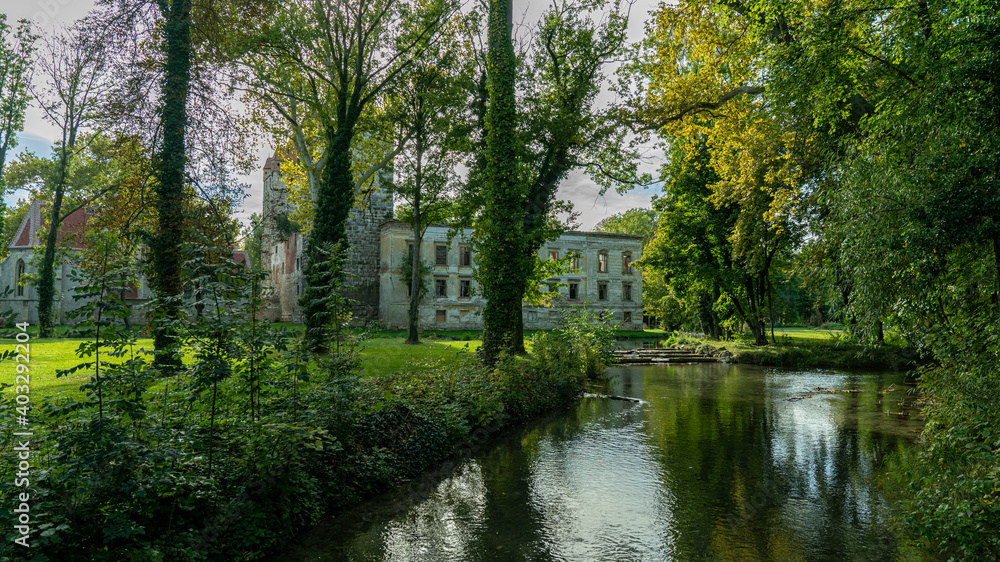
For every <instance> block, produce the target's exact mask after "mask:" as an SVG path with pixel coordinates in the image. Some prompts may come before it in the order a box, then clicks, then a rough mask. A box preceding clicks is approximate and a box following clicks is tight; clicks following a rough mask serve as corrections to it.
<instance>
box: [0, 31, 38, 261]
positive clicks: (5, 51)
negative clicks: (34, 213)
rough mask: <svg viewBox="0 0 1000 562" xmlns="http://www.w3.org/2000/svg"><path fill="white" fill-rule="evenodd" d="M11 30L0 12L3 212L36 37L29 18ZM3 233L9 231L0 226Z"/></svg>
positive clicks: (0, 206)
mask: <svg viewBox="0 0 1000 562" xmlns="http://www.w3.org/2000/svg"><path fill="white" fill-rule="evenodd" d="M11 31H12V30H11V28H10V25H9V24H8V23H7V14H0V38H2V39H0V212H3V211H4V210H5V209H6V205H5V204H4V202H3V196H4V195H6V194H7V186H6V184H5V183H4V166H5V164H6V163H7V152H8V151H10V150H11V149H12V148H14V147H16V146H17V134H18V133H19V132H20V131H21V129H22V128H23V127H24V110H25V109H27V108H28V101H29V100H30V99H31V96H30V94H29V92H28V87H29V85H30V84H31V71H32V55H33V54H34V51H35V46H34V44H35V39H36V36H35V35H34V34H33V33H32V31H31V24H30V23H28V21H27V20H21V21H19V22H18V26H17V30H16V31H14V32H13V33H12V32H11ZM2 227H3V225H0V228H2ZM3 236H6V233H5V232H3V231H2V230H0V237H3ZM4 248H6V246H4Z"/></svg>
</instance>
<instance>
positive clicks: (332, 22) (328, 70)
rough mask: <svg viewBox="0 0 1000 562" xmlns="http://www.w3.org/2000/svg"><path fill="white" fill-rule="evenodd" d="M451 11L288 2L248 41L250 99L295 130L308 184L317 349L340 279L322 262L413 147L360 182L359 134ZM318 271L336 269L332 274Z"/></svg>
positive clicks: (308, 302)
mask: <svg viewBox="0 0 1000 562" xmlns="http://www.w3.org/2000/svg"><path fill="white" fill-rule="evenodd" d="M452 9H453V7H452V6H451V5H450V4H449V3H445V2H436V1H429V2H424V3H418V4H417V6H416V7H415V9H414V10H412V11H411V9H410V6H408V5H406V4H404V3H402V2H398V1H396V0H379V1H377V2H364V3H355V2H340V1H334V0H309V1H306V2H302V3H290V4H285V5H283V6H282V7H281V8H280V9H279V10H278V11H277V12H276V13H275V14H274V17H273V18H272V21H271V22H269V24H268V25H266V26H264V28H262V29H261V32H260V34H259V35H258V36H257V37H253V38H251V40H250V41H249V43H248V46H249V49H247V51H246V52H247V54H248V55H249V56H248V58H247V61H248V62H249V64H250V68H251V69H253V75H252V78H251V81H252V86H251V93H253V94H254V95H257V96H259V97H260V99H261V100H263V101H264V102H265V103H266V104H267V105H268V107H269V108H270V110H272V111H273V112H275V113H277V114H278V115H280V117H281V118H282V119H283V120H284V121H285V123H286V124H287V125H288V127H289V129H290V130H289V132H290V133H291V136H292V137H293V145H294V147H295V151H296V155H297V156H298V159H299V161H300V163H301V164H302V165H303V166H304V167H305V176H306V177H307V179H308V185H309V187H310V199H311V203H312V205H313V214H312V224H311V228H310V229H309V246H308V249H307V260H306V266H305V278H306V281H307V286H306V291H305V294H304V295H303V297H302V299H301V301H300V302H301V304H302V307H303V314H304V316H305V319H306V325H307V329H306V338H307V341H308V345H309V347H310V348H311V349H312V350H314V351H324V350H325V332H326V324H327V323H328V321H329V318H328V316H329V315H328V314H327V312H326V310H325V304H324V303H325V302H326V300H327V298H328V297H329V295H326V294H324V293H325V291H327V290H328V289H326V288H328V287H331V286H333V285H335V284H338V283H339V281H337V279H339V277H341V275H342V271H341V267H340V264H339V261H338V260H336V259H334V260H332V261H331V260H327V259H325V258H324V257H323V253H324V248H326V247H329V246H331V245H332V246H336V245H338V244H339V245H346V244H347V233H346V230H345V223H346V221H347V218H348V215H349V213H350V211H351V208H352V207H353V206H354V202H355V194H356V192H357V191H358V190H359V189H360V188H361V187H362V186H364V185H366V184H369V181H370V180H373V179H374V176H375V174H376V173H377V171H378V170H379V169H381V168H382V167H384V166H385V165H386V164H388V163H390V162H391V161H392V159H393V157H394V156H395V155H396V154H397V153H398V152H399V150H400V149H401V146H402V145H403V144H405V141H406V140H408V139H398V141H397V143H396V145H395V148H394V149H391V150H390V151H389V152H388V154H385V153H384V152H383V154H382V155H381V156H382V157H381V158H375V160H376V161H375V162H374V165H372V166H371V167H370V168H369V169H368V170H367V171H365V172H364V174H363V175H362V176H360V177H359V178H358V180H357V181H356V180H355V177H354V173H353V170H352V168H353V166H354V163H355V158H354V157H353V155H354V151H353V150H352V149H354V148H356V143H355V136H356V133H357V132H358V131H359V130H361V131H364V128H365V126H366V125H367V123H370V121H366V117H368V116H370V114H371V112H372V111H374V102H375V101H376V100H377V99H378V98H379V96H380V95H382V94H383V93H384V92H385V90H386V89H387V88H388V87H389V86H390V85H391V84H393V83H394V82H395V80H397V79H398V78H399V77H400V75H401V73H402V72H403V71H404V70H405V69H406V68H407V67H409V66H410V65H411V64H412V63H413V60H414V58H416V57H418V56H419V55H420V53H421V51H422V49H424V48H426V45H427V44H428V43H430V42H432V41H433V39H432V36H433V35H434V34H435V33H436V32H437V29H438V27H439V26H440V25H441V22H442V21H443V20H444V19H445V18H446V17H448V15H449V13H450V12H451V10H452ZM310 129H313V130H315V131H316V132H318V133H319V138H320V139H321V146H322V147H323V148H322V156H321V157H320V158H318V159H317V158H315V151H314V148H313V146H310V145H309V144H308V140H309V135H308V132H309V130H310ZM375 129H376V130H377V127H375ZM364 137H365V135H362V138H364ZM379 140H381V139H379ZM383 142H384V141H383ZM379 144H381V143H376V146H379ZM320 264H332V265H333V266H334V270H328V269H327V268H325V267H321V265H320Z"/></svg>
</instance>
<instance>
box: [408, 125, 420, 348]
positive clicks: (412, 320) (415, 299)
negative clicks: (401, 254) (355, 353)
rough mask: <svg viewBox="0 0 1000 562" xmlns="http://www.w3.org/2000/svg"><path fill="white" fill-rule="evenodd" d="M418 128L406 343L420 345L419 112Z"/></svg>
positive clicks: (416, 135)
mask: <svg viewBox="0 0 1000 562" xmlns="http://www.w3.org/2000/svg"><path fill="white" fill-rule="evenodd" d="M416 122H417V127H416V132H415V137H416V138H415V139H414V140H415V141H416V147H415V152H416V154H415V155H414V156H415V157H416V160H417V166H416V170H415V172H416V173H415V174H414V185H413V254H412V255H411V256H410V260H411V263H410V266H411V270H410V314H409V330H408V333H407V336H406V343H420V325H419V324H420V322H419V312H420V298H421V296H422V295H421V294H420V244H421V242H423V236H422V235H423V231H422V230H421V229H422V225H421V224H420V223H421V220H420V219H421V218H422V217H421V216H420V215H421V212H422V209H421V208H420V190H421V189H422V188H423V185H422V184H423V179H424V178H423V166H422V165H423V158H424V131H423V115H422V113H421V112H419V111H418V114H417V118H416Z"/></svg>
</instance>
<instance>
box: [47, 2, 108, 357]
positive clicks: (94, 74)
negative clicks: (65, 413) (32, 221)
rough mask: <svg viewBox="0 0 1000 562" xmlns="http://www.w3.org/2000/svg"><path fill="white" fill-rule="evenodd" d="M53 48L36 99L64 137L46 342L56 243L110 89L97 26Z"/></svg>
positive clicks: (54, 205)
mask: <svg viewBox="0 0 1000 562" xmlns="http://www.w3.org/2000/svg"><path fill="white" fill-rule="evenodd" d="M47 46H48V53H47V56H46V57H43V58H42V59H41V60H40V61H39V64H40V66H41V70H42V72H43V73H44V74H45V75H46V77H47V79H48V83H47V85H46V86H45V87H44V89H39V90H35V98H36V99H37V100H38V103H39V105H40V106H41V108H42V110H43V111H44V112H45V117H46V118H47V119H48V120H49V121H51V122H52V123H53V124H54V125H55V126H56V127H58V128H59V130H60V133H61V135H62V138H61V139H60V141H59V143H58V144H57V147H56V151H57V157H58V162H57V163H56V166H55V168H54V170H53V177H52V191H51V195H52V200H51V201H50V202H49V209H48V213H49V221H48V232H47V233H46V237H45V253H44V255H43V257H42V263H41V266H40V270H39V274H38V327H39V335H40V336H41V337H46V338H47V337H52V335H53V316H52V305H53V299H54V296H55V273H54V267H55V257H56V242H57V237H58V234H59V225H60V223H62V221H63V219H65V218H66V215H65V214H63V197H64V196H65V195H66V189H67V187H68V185H69V173H70V167H71V166H72V164H73V160H74V159H75V158H76V156H77V152H78V147H77V140H78V138H79V134H80V132H81V131H82V130H83V129H84V128H86V127H87V126H88V124H89V123H90V122H92V121H93V119H94V112H95V110H96V108H97V105H98V100H99V98H100V96H101V95H102V93H103V92H104V91H105V89H106V83H105V81H104V78H105V76H104V70H105V65H104V63H105V53H104V40H103V38H102V37H101V36H100V34H99V30H97V29H95V28H94V27H93V26H92V24H91V22H88V21H87V20H82V21H81V22H78V23H77V24H75V25H74V26H73V27H72V28H70V29H69V30H68V31H67V32H66V34H60V35H57V36H55V37H52V38H50V39H49V40H48V41H47Z"/></svg>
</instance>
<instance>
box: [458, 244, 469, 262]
mask: <svg viewBox="0 0 1000 562" xmlns="http://www.w3.org/2000/svg"><path fill="white" fill-rule="evenodd" d="M458 265H472V248H470V247H469V246H459V247H458Z"/></svg>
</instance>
